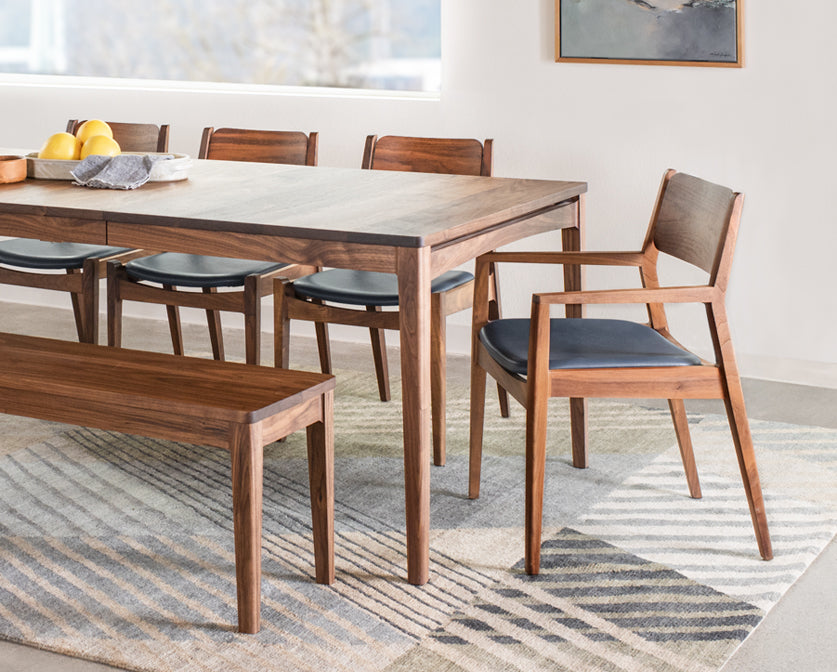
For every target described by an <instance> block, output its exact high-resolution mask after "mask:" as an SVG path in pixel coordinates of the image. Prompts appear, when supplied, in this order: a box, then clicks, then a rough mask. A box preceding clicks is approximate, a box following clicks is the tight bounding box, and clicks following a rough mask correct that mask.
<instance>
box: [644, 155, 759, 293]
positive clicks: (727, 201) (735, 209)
mask: <svg viewBox="0 0 837 672" xmlns="http://www.w3.org/2000/svg"><path fill="white" fill-rule="evenodd" d="M742 200H743V195H741V194H738V193H735V192H733V191H732V190H731V189H728V188H727V187H722V186H720V185H718V184H713V183H712V182H707V181H705V180H702V179H700V178H697V177H693V176H691V175H687V174H686V173H676V172H674V171H668V172H667V173H666V175H665V177H664V178H663V184H662V186H661V187H660V194H659V196H658V198H657V205H656V207H655V208H654V214H653V216H652V219H651V226H650V227H649V231H648V236H647V237H646V246H647V245H648V244H649V243H652V242H653V244H654V247H656V248H657V249H658V250H659V251H660V252H664V253H666V254H669V255H671V256H673V257H677V258H678V259H681V260H683V261H685V262H688V263H690V264H692V265H694V266H697V267H698V268H701V269H703V270H704V271H706V272H707V273H710V274H711V275H712V278H713V282H714V278H715V276H716V275H717V273H718V272H719V269H720V266H721V264H722V261H723V262H724V263H728V262H729V261H731V253H732V246H733V244H734V242H735V235H736V233H737V227H738V219H739V217H740V210H741V202H742ZM731 226H732V227H734V228H733V230H732V231H730V227H731ZM725 253H728V254H725Z"/></svg>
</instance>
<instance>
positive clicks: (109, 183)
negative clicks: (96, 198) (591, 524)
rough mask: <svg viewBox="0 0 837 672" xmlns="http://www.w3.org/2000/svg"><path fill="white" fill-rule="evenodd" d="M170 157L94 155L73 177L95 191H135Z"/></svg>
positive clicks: (168, 155) (77, 167)
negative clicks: (157, 166)
mask: <svg viewBox="0 0 837 672" xmlns="http://www.w3.org/2000/svg"><path fill="white" fill-rule="evenodd" d="M173 158H174V156H173V155H171V154H158V155H154V156H150V155H148V154H117V155H116V156H101V155H99V154H91V155H90V156H88V157H87V158H85V159H84V160H83V161H82V162H81V163H80V164H78V166H76V167H75V168H74V169H73V170H72V171H70V175H72V176H73V177H74V178H75V183H76V184H80V185H82V186H85V187H93V188H95V189H136V188H137V187H139V186H142V185H143V184H145V183H146V182H148V179H149V178H150V177H151V169H152V168H153V167H154V164H155V163H157V162H158V161H166V160H168V159H173Z"/></svg>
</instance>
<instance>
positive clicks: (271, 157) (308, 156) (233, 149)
mask: <svg viewBox="0 0 837 672" xmlns="http://www.w3.org/2000/svg"><path fill="white" fill-rule="evenodd" d="M317 141H318V134H317V133H316V132H314V133H309V134H308V135H306V134H305V133H301V132H298V131H261V130H250V129H245V128H219V129H218V130H215V129H214V128H213V127H212V126H209V127H207V128H205V129H203V136H202V137H201V147H200V151H199V152H198V158H199V159H217V160H221V161H256V162H260V163H288V164H292V165H298V166H316V165H317Z"/></svg>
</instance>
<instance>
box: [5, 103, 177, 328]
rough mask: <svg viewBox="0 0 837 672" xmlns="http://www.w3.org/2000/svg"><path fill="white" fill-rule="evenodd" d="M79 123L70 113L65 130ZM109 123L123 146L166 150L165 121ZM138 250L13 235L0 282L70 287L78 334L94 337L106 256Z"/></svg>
mask: <svg viewBox="0 0 837 672" xmlns="http://www.w3.org/2000/svg"><path fill="white" fill-rule="evenodd" d="M81 123H82V122H79V121H78V120H76V119H70V120H69V121H68V122H67V132H68V133H72V134H75V132H76V130H77V129H78V127H79V126H80V125H81ZM108 124H109V125H110V127H111V128H112V129H113V136H114V138H115V139H116V141H117V142H118V143H119V146H120V147H121V148H122V149H123V150H124V151H126V152H165V151H168V144H169V127H168V125H167V124H164V125H162V126H156V125H154V124H133V123H117V122H108ZM141 254H142V251H140V250H132V249H129V248H124V247H113V246H110V245H95V244H89V243H64V242H52V241H45V240H36V239H30V238H13V239H10V240H4V241H0V283H2V284H6V285H18V286H23V287H36V288H39V289H52V290H57V291H63V292H69V294H70V299H71V302H72V306H73V316H74V318H75V323H76V331H77V333H78V340H79V341H81V342H83V343H85V342H86V343H98V341H99V280H100V279H102V278H104V277H105V275H106V274H107V265H106V264H107V261H109V260H111V259H121V260H123V261H124V260H128V259H131V258H133V257H136V256H140V255H141ZM22 269H26V270H22ZM56 271H59V272H60V271H64V274H63V275H62V274H61V273H56Z"/></svg>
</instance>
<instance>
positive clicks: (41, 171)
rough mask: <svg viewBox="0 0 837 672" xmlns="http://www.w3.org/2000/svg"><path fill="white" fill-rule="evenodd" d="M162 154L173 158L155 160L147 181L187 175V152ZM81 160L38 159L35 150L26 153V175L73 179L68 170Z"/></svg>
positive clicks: (188, 165)
mask: <svg viewBox="0 0 837 672" xmlns="http://www.w3.org/2000/svg"><path fill="white" fill-rule="evenodd" d="M123 154H140V155H142V156H145V155H146V154H151V155H152V156H153V155H155V153H154V152H123ZM162 155H163V156H166V155H170V156H173V157H174V158H173V159H169V160H168V161H157V162H156V163H155V164H154V166H153V167H152V168H151V177H150V178H149V180H148V181H149V182H175V181H177V180H185V179H186V178H188V177H189V169H190V168H191V167H192V158H191V157H190V156H189V155H188V154H175V153H174V152H163V154H162ZM80 163H81V161H65V160H61V159H39V158H38V153H37V152H32V153H30V154H27V155H26V164H27V165H26V168H27V175H28V177H32V178H34V179H36V180H72V179H75V178H73V176H72V175H71V174H70V171H72V170H75V168H76V166H78V165H79V164H80Z"/></svg>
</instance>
